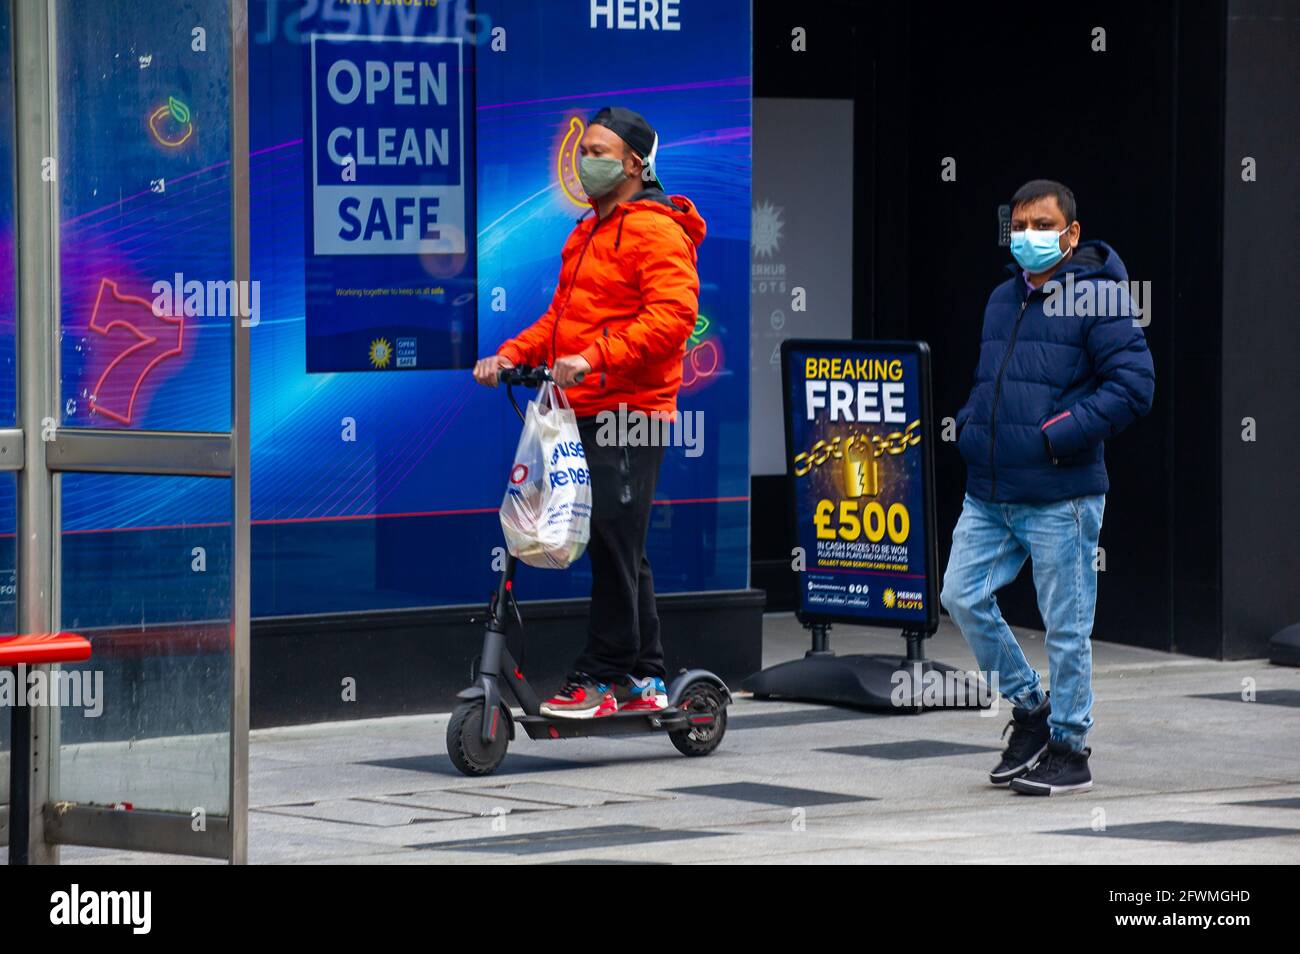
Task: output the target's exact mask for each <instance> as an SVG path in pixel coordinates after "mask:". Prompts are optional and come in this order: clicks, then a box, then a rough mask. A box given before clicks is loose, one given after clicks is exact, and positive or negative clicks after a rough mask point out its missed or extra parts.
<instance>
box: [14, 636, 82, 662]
mask: <svg viewBox="0 0 1300 954" xmlns="http://www.w3.org/2000/svg"><path fill="white" fill-rule="evenodd" d="M89 658H90V640H88V639H86V637H84V636H78V635H77V634H76V633H32V634H31V635H28V636H0V668H3V667H6V666H17V665H18V664H19V663H26V664H27V665H29V666H42V665H45V664H46V663H63V662H84V661H85V660H87V659H89Z"/></svg>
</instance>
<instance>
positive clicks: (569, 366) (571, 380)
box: [551, 354, 591, 388]
mask: <svg viewBox="0 0 1300 954" xmlns="http://www.w3.org/2000/svg"><path fill="white" fill-rule="evenodd" d="M590 371H591V365H590V364H588V363H587V359H586V358H584V357H583V356H582V355H580V354H567V355H565V356H564V357H563V358H556V359H555V367H553V368H551V380H552V381H554V382H555V383H556V384H558V385H559V386H560V387H562V388H567V387H572V386H573V385H575V384H577V383H578V382H579V381H581V380H582V377H583V375H585V374H587V373H589V372H590Z"/></svg>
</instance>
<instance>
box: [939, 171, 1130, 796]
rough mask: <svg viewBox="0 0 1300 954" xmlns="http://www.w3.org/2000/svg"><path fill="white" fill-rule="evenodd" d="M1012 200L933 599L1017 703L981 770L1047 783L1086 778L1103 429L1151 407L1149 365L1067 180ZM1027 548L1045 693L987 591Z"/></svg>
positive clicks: (960, 438)
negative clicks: (1003, 270) (1041, 626)
mask: <svg viewBox="0 0 1300 954" xmlns="http://www.w3.org/2000/svg"><path fill="white" fill-rule="evenodd" d="M1011 207H1012V212H1011V254H1012V256H1013V257H1014V258H1015V260H1016V263H1017V265H1018V267H1016V266H1010V265H1009V266H1008V270H1010V271H1011V272H1012V275H1011V277H1010V278H1008V279H1007V280H1006V281H1005V282H1003V283H1002V284H1001V285H999V286H998V287H997V288H995V289H994V290H993V294H992V295H991V296H990V297H989V301H988V305H987V307H986V308H985V311H984V330H983V334H982V337H981V344H980V357H979V363H978V365H977V368H976V372H975V385H974V387H973V388H972V389H971V393H970V397H969V398H968V399H967V401H966V404H965V406H963V407H962V409H961V410H960V411H958V413H957V417H956V424H957V446H958V449H959V450H960V451H961V455H962V457H963V458H964V459H965V461H966V466H967V483H966V496H965V500H964V501H963V505H962V512H961V517H960V519H959V520H958V521H957V527H956V529H955V530H954V531H953V537H952V553H951V555H950V556H949V559H948V569H947V572H946V573H945V575H944V581H943V594H942V598H941V602H942V603H943V605H944V607H945V608H947V610H948V612H949V614H950V615H951V616H952V618H953V620H954V621H955V622H956V624H957V626H958V627H959V628H960V629H961V631H962V635H963V636H965V638H966V641H967V643H969V644H970V647H971V650H972V651H973V652H974V654H975V658H976V660H977V661H978V663H979V667H980V669H981V670H982V671H983V672H984V674H985V675H986V677H992V676H993V674H996V678H997V680H998V689H999V691H1000V692H1001V693H1002V694H1003V695H1004V696H1005V697H1006V698H1007V699H1008V700H1009V701H1010V702H1011V704H1012V706H1013V710H1012V719H1011V722H1010V723H1009V724H1008V728H1010V729H1011V730H1012V734H1011V739H1010V741H1009V743H1008V745H1007V748H1006V750H1005V751H1004V752H1003V753H1002V760H1001V762H1000V763H999V764H998V766H997V767H996V768H995V769H994V770H993V771H992V772H991V773H990V775H989V779H990V781H991V782H993V784H995V785H1006V784H1008V783H1009V784H1010V785H1011V787H1012V788H1013V789H1014V790H1016V791H1018V792H1022V793H1025V794H1030V795H1055V794H1061V793H1066V792H1079V791H1085V790H1087V789H1089V788H1091V787H1092V773H1091V771H1090V770H1089V767H1088V757H1089V755H1090V754H1091V749H1089V748H1087V747H1086V746H1085V741H1086V738H1087V735H1088V731H1089V730H1090V729H1091V728H1092V724H1093V722H1092V643H1091V638H1092V624H1093V610H1094V608H1095V606H1096V599H1097V570H1096V564H1095V562H1094V561H1095V559H1096V549H1097V538H1098V535H1099V533H1100V532H1101V519H1102V511H1103V509H1104V506H1105V501H1106V497H1105V494H1106V492H1107V490H1108V489H1109V482H1108V479H1107V476H1106V464H1105V460H1104V442H1105V440H1106V439H1107V438H1110V437H1114V436H1115V435H1116V434H1118V433H1119V432H1120V431H1121V430H1123V429H1124V428H1125V427H1126V426H1128V424H1130V423H1131V422H1132V421H1133V420H1134V419H1135V418H1137V417H1139V416H1140V415H1143V414H1146V413H1147V411H1149V410H1150V408H1151V398H1152V393H1153V391H1154V388H1155V371H1154V368H1153V366H1152V362H1151V354H1150V352H1149V351H1148V350H1147V345H1146V338H1145V336H1144V335H1143V333H1142V328H1141V327H1140V326H1139V325H1138V323H1137V322H1136V321H1135V320H1134V319H1135V317H1136V315H1137V312H1136V310H1135V309H1134V307H1133V305H1132V299H1131V298H1130V297H1129V296H1128V294H1127V282H1128V272H1127V271H1126V269H1125V268H1124V263H1123V262H1121V261H1120V258H1119V255H1117V254H1116V252H1115V250H1114V249H1113V248H1111V247H1110V246H1109V245H1107V244H1106V243H1105V242H1100V241H1089V242H1080V240H1079V237H1080V232H1081V228H1080V225H1079V221H1078V219H1077V212H1076V208H1075V200H1074V193H1072V192H1071V191H1070V190H1069V189H1068V188H1066V187H1065V186H1063V185H1061V184H1060V183H1059V182H1053V181H1051V180H1048V179H1036V180H1034V181H1032V182H1029V183H1026V184H1025V185H1024V186H1022V187H1021V188H1020V189H1019V190H1018V191H1017V192H1016V194H1015V195H1014V196H1013V197H1012V200H1011ZM1026 559H1030V560H1032V561H1033V573H1034V587H1035V589H1036V591H1037V593H1038V607H1039V611H1040V612H1041V614H1042V617H1043V622H1044V623H1045V625H1046V626H1047V637H1046V643H1047V657H1048V665H1049V667H1050V677H1051V698H1050V699H1049V698H1048V694H1047V692H1045V691H1044V689H1043V687H1042V685H1041V682H1040V680H1039V676H1038V673H1037V672H1036V671H1035V670H1034V668H1033V667H1032V666H1030V665H1029V663H1028V661H1027V660H1026V659H1025V655H1024V653H1023V652H1022V651H1021V648H1020V646H1019V644H1018V643H1017V642H1016V639H1015V636H1014V635H1013V634H1012V632H1011V629H1010V628H1009V627H1008V626H1007V624H1006V621H1005V620H1004V619H1003V618H1002V614H1001V613H1000V612H999V611H998V605H997V597H996V596H995V595H994V594H995V593H996V592H997V590H999V589H1001V588H1002V587H1003V586H1005V585H1006V584H1008V583H1010V582H1011V581H1012V580H1014V579H1015V578H1016V576H1017V575H1018V574H1019V573H1020V569H1021V567H1022V566H1024V563H1025V560H1026ZM1004 734H1005V732H1004Z"/></svg>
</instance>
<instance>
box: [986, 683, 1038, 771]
mask: <svg viewBox="0 0 1300 954" xmlns="http://www.w3.org/2000/svg"><path fill="white" fill-rule="evenodd" d="M1051 714H1052V699H1051V697H1050V696H1048V697H1047V698H1046V699H1044V700H1043V701H1042V702H1040V703H1039V704H1038V705H1037V706H1035V707H1034V708H1032V709H1025V708H1022V707H1020V706H1016V707H1015V708H1014V709H1012V710H1011V721H1010V722H1008V723H1007V725H1006V728H1005V729H1003V730H1002V737H1003V738H1004V739H1005V738H1006V736H1007V729H1010V730H1011V741H1010V742H1008V743H1007V747H1006V749H1004V750H1003V752H1002V761H1001V762H999V763H998V767H997V768H995V769H994V770H993V771H992V772H989V781H990V782H992V783H993V784H994V785H1006V784H1007V783H1008V782H1010V781H1011V780H1012V779H1013V778H1015V777H1016V776H1017V775H1023V774H1024V773H1025V772H1028V771H1029V769H1030V767H1031V766H1032V765H1033V764H1034V762H1036V761H1037V760H1038V757H1039V756H1040V755H1042V754H1043V753H1044V752H1045V751H1047V743H1048V740H1049V739H1051V737H1052V730H1051V728H1050V727H1049V726H1048V724H1047V717H1048V716H1049V715H1051Z"/></svg>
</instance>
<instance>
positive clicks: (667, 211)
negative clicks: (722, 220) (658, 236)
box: [591, 186, 708, 247]
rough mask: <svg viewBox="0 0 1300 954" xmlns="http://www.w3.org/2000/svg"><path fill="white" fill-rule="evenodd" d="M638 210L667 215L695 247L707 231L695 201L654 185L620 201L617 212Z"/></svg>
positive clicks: (593, 206)
mask: <svg viewBox="0 0 1300 954" xmlns="http://www.w3.org/2000/svg"><path fill="white" fill-rule="evenodd" d="M591 207H592V208H593V209H595V207H596V200H595V199H592V200H591ZM638 212H649V213H652V214H654V215H666V216H668V217H669V218H671V219H672V220H673V221H674V222H676V223H677V224H678V225H679V226H681V229H682V231H683V232H685V233H686V237H687V238H689V239H690V240H691V244H693V245H695V246H697V247H698V246H699V244H700V243H701V242H703V241H704V236H705V233H706V232H707V231H708V229H707V227H706V226H705V224H704V218H703V216H701V215H700V213H699V210H698V209H697V208H696V207H695V203H693V202H692V201H691V200H690V199H688V198H686V196H684V195H667V194H665V193H664V191H663V190H662V189H659V188H656V187H655V186H651V187H650V188H648V189H642V190H641V191H640V192H638V193H637V194H636V195H634V196H632V198H630V199H628V200H627V201H626V202H624V203H622V204H621V205H620V206H619V208H618V212H617V214H620V215H632V214H634V213H638Z"/></svg>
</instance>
